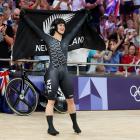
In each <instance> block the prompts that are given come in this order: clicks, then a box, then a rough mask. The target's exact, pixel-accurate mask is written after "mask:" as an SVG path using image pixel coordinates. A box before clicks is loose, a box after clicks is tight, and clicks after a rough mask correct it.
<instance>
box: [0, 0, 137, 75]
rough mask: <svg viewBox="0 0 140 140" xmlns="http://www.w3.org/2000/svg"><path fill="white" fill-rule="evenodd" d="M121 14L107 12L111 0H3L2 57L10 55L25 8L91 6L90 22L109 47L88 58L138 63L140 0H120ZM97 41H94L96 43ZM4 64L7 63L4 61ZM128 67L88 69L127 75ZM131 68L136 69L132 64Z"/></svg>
mask: <svg viewBox="0 0 140 140" xmlns="http://www.w3.org/2000/svg"><path fill="white" fill-rule="evenodd" d="M119 1H120V6H119V14H118V15H115V14H114V13H113V12H112V13H110V14H107V13H106V8H107V0H0V58H9V57H10V53H11V49H12V46H13V44H14V40H15V35H16V31H17V27H18V21H19V16H20V10H21V8H29V9H44V10H70V11H77V10H80V9H89V10H91V11H92V13H91V16H90V17H89V19H88V22H89V25H90V26H92V27H93V28H94V29H95V30H96V31H97V32H98V33H100V34H101V35H102V37H103V39H104V41H105V43H106V50H104V51H102V52H99V51H97V50H90V51H89V53H88V55H87V58H88V59H87V60H88V62H97V63H105V64H135V63H136V61H137V60H138V59H139V58H140V49H139V47H140V36H139V32H140V28H139V26H140V11H139V8H138V6H136V5H140V1H139V0H119ZM93 45H94V44H93ZM0 65H1V67H6V66H7V65H8V64H7V63H5V62H4V63H2V62H0ZM124 71H125V68H124V67H118V66H102V65H100V66H90V68H89V69H88V72H87V73H94V72H106V73H114V74H119V75H120V74H121V75H124ZM128 72H129V73H132V72H135V69H134V67H128Z"/></svg>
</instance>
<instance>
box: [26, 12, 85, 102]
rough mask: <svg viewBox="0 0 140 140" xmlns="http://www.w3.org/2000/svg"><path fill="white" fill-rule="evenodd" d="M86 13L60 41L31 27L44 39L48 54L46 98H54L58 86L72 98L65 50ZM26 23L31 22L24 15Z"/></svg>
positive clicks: (66, 50)
mask: <svg viewBox="0 0 140 140" xmlns="http://www.w3.org/2000/svg"><path fill="white" fill-rule="evenodd" d="M86 17H87V14H85V16H84V17H83V18H82V19H81V20H80V21H79V22H78V23H77V25H76V26H75V28H74V29H73V30H72V31H71V32H70V33H69V34H68V35H66V36H65V37H64V38H63V39H62V40H61V41H58V40H57V39H55V38H53V37H52V36H50V35H48V34H44V33H43V34H42V31H40V29H39V28H38V27H33V26H32V27H31V26H30V27H31V28H33V29H34V30H36V33H37V34H38V35H39V36H40V37H41V38H43V39H44V41H45V42H46V44H47V46H48V49H49V55H50V65H49V68H48V70H47V74H46V75H47V77H46V78H47V79H46V86H47V92H48V99H49V100H55V99H56V96H57V90H58V87H59V86H60V88H61V90H62V92H63V93H64V95H65V97H66V99H70V98H73V86H72V82H71V79H70V77H69V73H68V70H67V52H68V47H69V43H70V41H71V40H72V39H73V38H74V36H75V35H76V33H77V32H78V30H79V28H80V27H81V26H82V24H83V23H84V21H85V19H86ZM24 18H25V20H26V22H27V23H30V25H31V24H32V25H33V23H32V22H31V21H30V19H29V18H27V17H24Z"/></svg>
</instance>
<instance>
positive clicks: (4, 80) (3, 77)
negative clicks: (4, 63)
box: [0, 71, 9, 96]
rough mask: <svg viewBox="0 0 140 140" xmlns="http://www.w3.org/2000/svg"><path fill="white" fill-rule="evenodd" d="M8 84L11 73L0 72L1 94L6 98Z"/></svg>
mask: <svg viewBox="0 0 140 140" xmlns="http://www.w3.org/2000/svg"><path fill="white" fill-rule="evenodd" d="M8 82H9V71H0V92H1V95H2V96H4V93H5V89H6V86H7V84H8Z"/></svg>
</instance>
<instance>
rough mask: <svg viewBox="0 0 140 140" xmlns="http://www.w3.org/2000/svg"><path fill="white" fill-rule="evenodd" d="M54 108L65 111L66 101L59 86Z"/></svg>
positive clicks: (60, 111) (61, 111)
mask: <svg viewBox="0 0 140 140" xmlns="http://www.w3.org/2000/svg"><path fill="white" fill-rule="evenodd" d="M54 109H55V110H56V111H57V112H59V113H66V112H67V102H66V99H65V96H64V94H63V92H62V91H61V89H60V88H59V89H58V91H57V99H56V102H55V104H54Z"/></svg>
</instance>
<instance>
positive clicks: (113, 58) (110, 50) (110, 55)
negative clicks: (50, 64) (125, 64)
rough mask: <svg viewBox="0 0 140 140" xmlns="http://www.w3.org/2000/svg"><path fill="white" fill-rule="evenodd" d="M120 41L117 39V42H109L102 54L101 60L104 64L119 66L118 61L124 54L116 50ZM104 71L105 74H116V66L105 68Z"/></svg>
mask: <svg viewBox="0 0 140 140" xmlns="http://www.w3.org/2000/svg"><path fill="white" fill-rule="evenodd" d="M121 43H122V40H120V38H119V37H118V41H116V40H113V39H111V40H109V42H108V46H107V50H106V51H105V53H104V56H103V59H104V63H106V64H120V59H121V57H122V56H123V54H124V52H121V51H119V50H117V49H118V47H119V46H120V44H121ZM105 71H106V72H107V73H116V72H117V71H118V66H105Z"/></svg>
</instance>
